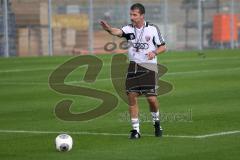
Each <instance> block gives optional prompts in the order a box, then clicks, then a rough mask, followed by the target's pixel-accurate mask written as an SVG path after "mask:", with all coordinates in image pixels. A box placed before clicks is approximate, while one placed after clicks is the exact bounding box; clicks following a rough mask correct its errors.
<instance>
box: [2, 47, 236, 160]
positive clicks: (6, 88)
mask: <svg viewBox="0 0 240 160" xmlns="http://www.w3.org/2000/svg"><path fill="white" fill-rule="evenodd" d="M203 53H204V54H198V53H197V52H193V51H192V52H167V53H165V54H162V55H159V56H158V60H159V63H160V64H163V65H165V66H166V67H167V68H168V72H167V74H165V75H164V76H162V77H161V78H162V79H163V80H165V81H168V82H170V83H171V84H172V85H173V86H174V89H173V90H172V91H171V92H170V93H168V94H165V95H162V96H159V97H158V99H159V102H160V112H161V113H162V115H163V117H162V120H163V122H162V126H163V128H164V135H165V136H164V137H162V138H156V137H153V136H149V135H153V126H152V123H151V122H150V121H149V120H150V119H148V118H149V117H148V115H149V114H150V113H149V111H148V105H147V103H146V101H145V99H144V98H143V99H140V100H139V105H140V112H141V113H142V115H143V116H142V118H143V120H142V123H141V124H140V125H141V132H142V138H141V139H140V140H129V139H128V133H129V131H130V129H131V126H130V123H129V121H128V120H127V118H126V117H125V119H124V115H126V112H127V110H128V106H127V104H126V103H124V102H123V101H122V100H121V99H119V103H118V107H117V108H116V109H115V110H113V111H112V112H110V113H109V114H107V115H104V116H102V117H99V118H96V119H93V120H90V121H87V122H66V121H62V120H60V119H58V118H56V116H55V114H54V112H53V111H54V107H55V105H56V104H57V102H59V101H60V100H62V99H72V100H74V103H73V105H72V108H71V109H72V112H83V111H87V110H90V109H92V108H94V107H96V106H97V105H98V104H99V103H100V102H99V101H97V100H94V99H92V98H86V97H83V96H76V95H74V96H71V95H64V94H59V93H56V92H55V91H53V90H52V89H50V88H49V85H48V77H49V75H50V73H51V72H52V71H53V70H54V69H55V68H57V67H58V66H59V65H60V64H62V63H64V62H66V61H67V60H69V59H71V58H72V57H66V56H64V57H31V58H7V59H6V58H0V77H1V78H0V159H1V160H20V159H21V160H30V159H34V160H42V159H48V160H49V159H51V160H62V159H78V160H80V159H83V160H86V159H89V160H99V159H103V160H120V159H121V160H126V159H131V160H140V159H141V160H143V159H146V160H154V159H156V160H159V159H161V160H165V159H167V160H176V159H177V160H193V159H195V160H196V159H206V160H207V159H218V160H226V159H228V160H238V159H239V157H240V152H239V151H240V150H239V149H240V51H239V50H207V51H204V52H203ZM98 57H99V58H101V59H102V60H103V62H104V65H103V68H102V70H101V72H100V75H99V76H98V79H97V81H96V82H95V83H92V84H85V83H84V82H83V81H82V77H83V75H84V74H85V71H86V68H85V67H82V68H79V69H77V70H75V71H74V72H73V73H72V74H71V75H70V76H69V77H67V79H66V82H68V83H73V84H74V85H87V86H88V87H91V88H97V89H100V90H104V91H108V92H111V93H112V94H114V95H116V96H117V94H116V92H115V91H114V88H113V85H112V83H111V81H110V79H109V77H110V66H109V65H110V62H111V58H112V55H101V56H98ZM176 115H178V116H176ZM179 115H185V116H183V117H180V118H179ZM18 131H30V132H27V133H19V132H18ZM31 131H39V132H31ZM62 131H65V132H67V133H70V135H72V137H73V140H74V146H73V149H72V150H71V151H70V152H67V153H60V152H57V151H56V150H55V147H54V139H55V137H56V136H57V132H59V133H60V132H62ZM229 131H235V132H234V133H233V134H230V133H231V132H229ZM51 132H53V133H51ZM55 132H56V133H55ZM72 132H78V133H76V134H73V133H72ZM71 133H72V134H71ZM101 133H109V134H108V135H103V134H101ZM213 133H216V134H213ZM224 133H225V134H224ZM117 134H122V135H117ZM167 135H168V136H167ZM209 135H210V136H209ZM211 135H212V136H211ZM181 136H183V137H181ZM184 136H185V137H184ZM199 136H200V137H199Z"/></svg>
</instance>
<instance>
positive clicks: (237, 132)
mask: <svg viewBox="0 0 240 160" xmlns="http://www.w3.org/2000/svg"><path fill="white" fill-rule="evenodd" d="M0 133H26V134H60V133H68V134H76V135H102V136H129V135H128V134H121V133H120V134H119V133H96V132H68V131H27V130H0ZM239 133H240V130H235V131H226V132H217V133H211V134H205V135H195V136H194V135H164V136H163V137H169V138H190V139H204V138H209V137H217V136H225V135H233V134H239ZM143 136H147V137H153V135H151V134H143Z"/></svg>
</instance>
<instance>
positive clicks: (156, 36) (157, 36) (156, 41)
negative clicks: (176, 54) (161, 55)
mask: <svg viewBox="0 0 240 160" xmlns="http://www.w3.org/2000/svg"><path fill="white" fill-rule="evenodd" d="M154 27H155V28H156V30H155V32H154V38H153V41H154V42H153V43H154V44H156V45H157V46H158V47H160V46H163V45H165V44H166V43H165V40H164V38H163V36H162V34H161V32H160V29H159V28H158V26H154Z"/></svg>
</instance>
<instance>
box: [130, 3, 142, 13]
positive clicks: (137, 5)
mask: <svg viewBox="0 0 240 160" xmlns="http://www.w3.org/2000/svg"><path fill="white" fill-rule="evenodd" d="M130 9H131V10H135V9H138V10H139V13H140V14H145V7H144V6H143V5H142V4H141V3H135V4H133V5H132V6H131V8H130Z"/></svg>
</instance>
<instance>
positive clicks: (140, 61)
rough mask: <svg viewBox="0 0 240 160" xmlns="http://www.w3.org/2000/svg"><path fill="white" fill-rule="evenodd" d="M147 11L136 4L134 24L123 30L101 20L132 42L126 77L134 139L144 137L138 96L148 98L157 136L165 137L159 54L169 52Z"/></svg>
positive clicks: (132, 17)
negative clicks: (158, 82)
mask: <svg viewBox="0 0 240 160" xmlns="http://www.w3.org/2000/svg"><path fill="white" fill-rule="evenodd" d="M144 15H145V8H144V6H143V5H142V4H140V3H136V4H133V5H132V6H131V8H130V18H131V21H132V23H131V24H129V25H126V26H124V27H122V28H121V29H119V28H113V27H111V26H110V25H109V24H108V23H107V22H105V21H101V22H100V24H101V26H102V28H103V29H104V30H106V31H107V32H109V33H110V34H111V35H114V36H118V37H124V38H126V39H127V41H128V43H129V48H128V57H129V61H130V64H129V67H128V74H127V78H126V92H127V95H128V102H129V113H130V118H131V123H132V127H133V130H131V134H130V138H131V139H138V138H140V137H141V135H140V129H139V118H138V112H139V111H138V103H137V97H138V96H140V95H145V96H146V98H147V101H148V103H149V108H150V111H151V114H152V119H153V124H154V129H155V136H156V137H161V136H162V132H163V130H162V128H161V126H160V120H159V107H158V100H157V88H158V85H157V81H158V76H157V74H158V69H157V55H158V54H160V53H163V52H164V51H165V50H166V47H165V42H164V39H163V37H162V35H161V33H160V30H159V28H158V27H157V26H156V25H154V24H151V23H148V22H146V21H145V19H144Z"/></svg>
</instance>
